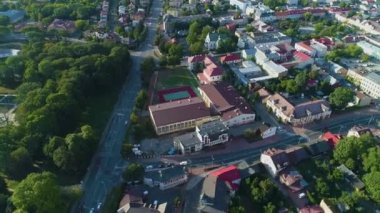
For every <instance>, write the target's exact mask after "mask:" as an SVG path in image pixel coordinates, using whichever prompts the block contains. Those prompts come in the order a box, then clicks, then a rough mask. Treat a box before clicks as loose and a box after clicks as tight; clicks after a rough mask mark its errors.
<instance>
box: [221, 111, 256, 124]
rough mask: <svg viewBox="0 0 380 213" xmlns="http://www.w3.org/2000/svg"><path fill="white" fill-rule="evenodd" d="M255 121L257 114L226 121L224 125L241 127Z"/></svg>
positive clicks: (242, 115) (243, 115)
mask: <svg viewBox="0 0 380 213" xmlns="http://www.w3.org/2000/svg"><path fill="white" fill-rule="evenodd" d="M253 121H255V114H253V113H252V114H241V115H238V116H235V117H233V118H231V119H228V120H224V124H225V125H226V126H227V127H232V126H240V125H243V124H247V123H251V122H253Z"/></svg>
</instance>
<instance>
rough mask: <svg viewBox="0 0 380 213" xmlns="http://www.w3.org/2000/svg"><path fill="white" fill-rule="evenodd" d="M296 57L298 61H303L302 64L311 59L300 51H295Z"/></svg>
mask: <svg viewBox="0 0 380 213" xmlns="http://www.w3.org/2000/svg"><path fill="white" fill-rule="evenodd" d="M294 57H295V58H297V59H298V60H300V61H302V62H305V61H309V60H310V59H311V57H310V56H308V55H306V54H305V53H303V52H300V51H295V52H294Z"/></svg>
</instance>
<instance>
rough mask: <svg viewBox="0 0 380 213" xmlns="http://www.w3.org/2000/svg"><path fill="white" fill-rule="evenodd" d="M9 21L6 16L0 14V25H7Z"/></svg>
mask: <svg viewBox="0 0 380 213" xmlns="http://www.w3.org/2000/svg"><path fill="white" fill-rule="evenodd" d="M9 23H10V20H9V17H8V16H3V15H0V25H2V26H7V25H8V24H9Z"/></svg>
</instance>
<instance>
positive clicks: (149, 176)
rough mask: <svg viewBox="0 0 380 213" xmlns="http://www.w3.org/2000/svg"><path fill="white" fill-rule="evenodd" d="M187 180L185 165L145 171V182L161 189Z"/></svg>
mask: <svg viewBox="0 0 380 213" xmlns="http://www.w3.org/2000/svg"><path fill="white" fill-rule="evenodd" d="M186 182H187V173H186V171H185V167H182V166H176V167H171V168H166V169H160V170H155V171H149V172H145V175H144V184H146V185H148V186H150V187H155V186H158V187H159V188H160V189H161V190H166V189H170V188H173V187H176V186H178V185H181V184H183V183H186Z"/></svg>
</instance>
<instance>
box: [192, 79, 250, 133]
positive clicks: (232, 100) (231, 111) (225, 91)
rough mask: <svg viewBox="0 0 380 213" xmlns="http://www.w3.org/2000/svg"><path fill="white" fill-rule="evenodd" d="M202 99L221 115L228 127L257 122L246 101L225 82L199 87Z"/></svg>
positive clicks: (214, 111)
mask: <svg viewBox="0 0 380 213" xmlns="http://www.w3.org/2000/svg"><path fill="white" fill-rule="evenodd" d="M199 92H200V95H201V97H202V98H203V100H204V101H205V103H206V106H208V107H210V108H211V109H212V111H213V113H215V114H217V115H220V116H221V117H222V120H223V122H224V123H225V125H226V126H227V127H231V126H237V125H242V124H247V123H250V122H252V121H254V120H255V114H254V113H253V111H252V109H251V107H250V106H249V104H248V103H247V102H246V100H245V99H244V98H243V97H241V96H240V95H239V93H238V92H237V91H236V90H235V88H234V87H233V86H232V85H229V84H227V83H225V82H220V83H217V84H205V85H201V86H200V87H199Z"/></svg>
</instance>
